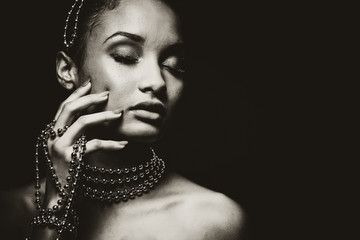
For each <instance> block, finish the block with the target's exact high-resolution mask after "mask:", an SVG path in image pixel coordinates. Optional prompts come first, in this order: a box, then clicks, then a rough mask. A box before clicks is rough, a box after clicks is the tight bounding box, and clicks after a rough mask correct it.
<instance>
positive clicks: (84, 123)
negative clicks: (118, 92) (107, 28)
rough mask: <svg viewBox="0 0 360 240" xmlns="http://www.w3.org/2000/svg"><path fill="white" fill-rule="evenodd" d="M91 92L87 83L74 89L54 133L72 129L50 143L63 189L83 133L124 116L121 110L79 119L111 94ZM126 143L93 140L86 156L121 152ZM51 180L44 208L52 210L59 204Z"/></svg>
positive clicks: (58, 115)
mask: <svg viewBox="0 0 360 240" xmlns="http://www.w3.org/2000/svg"><path fill="white" fill-rule="evenodd" d="M90 89H91V83H90V82H87V83H85V84H84V85H83V86H81V87H79V88H78V89H77V90H75V91H74V93H72V94H71V95H70V96H69V97H68V98H67V99H66V100H65V101H64V102H63V103H62V104H61V105H60V107H59V110H58V111H57V113H56V116H55V120H56V124H55V126H54V130H55V132H57V129H59V128H63V127H64V126H69V128H68V129H67V130H66V131H65V133H64V134H63V135H62V136H61V137H59V136H57V137H56V138H54V139H49V140H48V151H49V156H50V159H51V160H52V164H53V167H54V169H55V172H56V175H57V178H58V181H59V183H60V184H61V186H64V185H65V184H66V177H67V176H68V175H69V173H68V169H69V167H70V161H71V153H72V151H73V145H74V144H75V142H76V140H77V139H78V138H79V137H80V136H81V135H83V134H84V131H85V130H86V129H87V128H88V127H90V126H93V125H96V124H101V123H104V122H109V121H113V120H116V119H119V118H120V117H121V115H122V111H121V110H120V109H118V110H114V111H104V112H98V113H92V114H87V115H81V116H79V114H81V113H82V112H84V111H85V110H86V109H88V108H89V107H91V106H94V105H98V104H101V103H104V102H106V101H107V99H108V92H101V93H95V94H88V93H89V92H90ZM126 144H127V142H126V141H111V140H100V139H92V140H90V141H89V142H87V144H86V153H91V152H94V151H97V150H121V149H123V148H124V147H125V145H126ZM50 178H51V176H48V179H47V184H46V185H47V187H46V192H45V201H44V204H45V205H47V206H44V207H51V206H50V205H54V204H56V201H57V199H58V198H59V197H58V196H57V194H56V191H55V186H54V184H53V183H52V180H51V179H50Z"/></svg>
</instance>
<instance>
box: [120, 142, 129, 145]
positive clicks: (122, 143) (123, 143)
mask: <svg viewBox="0 0 360 240" xmlns="http://www.w3.org/2000/svg"><path fill="white" fill-rule="evenodd" d="M119 144H120V145H126V144H128V141H121V142H119Z"/></svg>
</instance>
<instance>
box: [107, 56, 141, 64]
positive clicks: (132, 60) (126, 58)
mask: <svg viewBox="0 0 360 240" xmlns="http://www.w3.org/2000/svg"><path fill="white" fill-rule="evenodd" d="M112 57H113V58H114V60H115V61H116V62H120V63H123V64H126V65H132V64H135V63H137V62H139V59H138V58H136V57H132V56H128V55H119V54H112Z"/></svg>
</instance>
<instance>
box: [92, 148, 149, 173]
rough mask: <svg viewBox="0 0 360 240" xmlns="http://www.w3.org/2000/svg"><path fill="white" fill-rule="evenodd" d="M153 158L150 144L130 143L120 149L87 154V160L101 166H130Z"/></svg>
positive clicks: (114, 167) (116, 167) (115, 167)
mask: <svg viewBox="0 0 360 240" xmlns="http://www.w3.org/2000/svg"><path fill="white" fill-rule="evenodd" d="M151 158H152V151H151V149H150V146H149V145H148V144H139V143H128V144H127V145H126V146H125V148H124V149H122V150H119V151H96V152H94V153H91V154H89V155H87V156H86V160H85V161H86V162H87V163H88V164H89V165H93V166H96V167H101V168H108V169H109V168H111V169H118V168H120V169H121V168H129V167H133V166H137V165H139V164H142V163H145V162H146V161H149V160H150V159H151Z"/></svg>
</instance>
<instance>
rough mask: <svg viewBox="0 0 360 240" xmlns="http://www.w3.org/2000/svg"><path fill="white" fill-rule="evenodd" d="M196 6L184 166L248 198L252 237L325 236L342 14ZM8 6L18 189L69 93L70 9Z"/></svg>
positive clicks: (7, 121)
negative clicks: (61, 59) (64, 59)
mask: <svg viewBox="0 0 360 240" xmlns="http://www.w3.org/2000/svg"><path fill="white" fill-rule="evenodd" d="M58 2H61V1H58ZM187 4H188V6H189V7H188V12H187V21H188V23H191V24H188V26H187V28H188V31H189V32H190V33H191V34H190V36H191V37H189V39H190V43H189V42H188V46H189V49H190V52H191V55H190V56H191V59H190V64H192V66H195V67H194V68H192V70H190V72H189V76H190V77H191V80H190V81H191V82H190V84H189V85H192V88H191V89H192V90H191V92H189V93H188V94H187V95H186V100H185V102H186V103H191V105H186V111H184V109H182V111H181V114H184V116H183V117H182V118H181V120H182V121H183V122H182V123H181V125H180V126H179V127H178V128H177V131H175V132H174V133H175V136H177V137H178V138H177V139H176V141H174V142H176V144H177V149H180V150H178V151H177V152H176V154H174V155H177V156H179V157H178V158H179V159H181V161H180V162H177V163H176V166H177V168H178V169H179V170H180V172H182V173H183V174H184V175H186V176H187V177H189V178H191V179H193V180H194V181H196V182H198V183H200V184H202V185H204V186H207V187H209V188H212V189H214V190H218V191H221V192H224V193H225V194H227V195H228V196H230V197H231V198H233V199H234V200H236V201H237V202H239V203H240V204H241V206H242V207H243V208H244V209H245V211H246V212H247V215H248V220H249V231H250V233H251V235H252V237H253V239H269V238H270V239H323V237H324V235H326V234H328V233H329V228H330V227H329V226H330V225H327V224H325V222H326V221H325V220H324V219H327V216H329V218H330V216H333V215H332V214H333V213H334V210H333V205H332V204H330V201H329V199H334V197H335V196H337V195H338V194H339V193H338V192H337V191H338V190H339V189H338V188H337V186H336V184H335V182H334V180H333V178H332V176H333V175H332V174H337V177H339V178H341V177H342V176H343V174H341V173H339V171H340V170H338V171H333V166H334V165H336V164H335V163H334V162H333V161H332V157H334V156H335V155H336V154H337V152H336V153H335V152H333V150H335V149H334V148H331V147H329V146H327V141H328V140H329V139H332V138H335V137H334V134H333V132H330V133H329V131H327V129H329V128H331V125H332V124H331V123H330V122H329V121H328V120H329V119H328V118H324V111H326V110H327V108H328V107H329V105H328V104H329V103H328V102H327V101H326V100H325V98H326V96H327V93H328V90H327V87H329V86H330V85H331V83H330V81H329V79H330V76H329V75H332V73H331V74H330V73H329V72H330V71H331V70H332V69H331V66H329V65H327V64H325V62H326V63H327V62H328V61H329V60H328V58H331V57H332V56H331V55H333V54H334V51H335V50H334V48H333V45H332V43H333V42H332V36H333V35H332V34H330V35H328V33H329V29H331V31H330V32H332V29H334V28H336V27H338V26H337V24H336V23H337V22H336V21H334V18H335V19H337V15H336V14H333V13H334V10H333V9H331V11H330V9H328V8H327V7H328V6H329V5H315V4H310V3H308V4H306V3H303V4H295V3H292V4H289V3H283V2H281V3H276V2H270V1H264V2H256V3H246V2H238V1H237V2H236V3H235V2H226V1H222V2H220V1H193V2H191V3H190V2H189V3H187ZM2 8H3V12H6V11H7V10H9V11H11V12H12V14H11V15H10V16H9V17H8V16H7V17H5V16H2V18H4V19H2V23H3V24H2V27H3V29H2V39H1V41H2V43H1V46H2V48H3V49H2V58H3V61H2V73H3V74H2V87H1V90H2V94H1V106H2V107H1V110H2V114H1V116H2V117H1V126H2V135H3V139H4V142H3V144H2V149H1V150H2V152H3V153H4V155H3V159H2V167H1V168H2V171H1V172H2V174H1V186H2V187H3V188H11V187H15V186H19V185H22V184H26V183H28V182H30V181H32V178H33V177H34V176H33V175H32V174H33V173H32V172H33V151H34V150H33V148H34V141H35V138H36V136H37V134H38V132H39V131H40V130H41V129H42V128H43V126H44V125H45V124H46V123H47V122H49V121H50V120H51V119H52V116H53V115H54V114H55V111H56V106H57V105H58V103H60V101H61V100H62V99H63V98H64V97H65V96H66V93H65V92H64V91H63V90H62V89H61V88H60V86H58V85H57V83H56V78H55V53H56V49H57V45H56V41H57V40H58V39H59V36H61V35H62V28H63V22H64V19H65V15H64V14H59V12H61V11H62V10H61V11H59V9H63V8H64V6H63V5H62V4H59V3H57V4H56V3H53V2H52V1H44V0H42V1H36V2H33V1H32V2H29V1H23V2H21V3H19V2H16V3H11V4H9V3H7V4H5V5H3V7H2ZM65 9H67V8H65ZM14 10H15V11H14ZM338 11H339V10H338ZM62 12H63V13H65V10H64V11H62ZM329 12H330V14H329V15H328V13H329ZM336 12H337V11H335V13H336ZM324 36H326V37H324ZM332 77H333V76H332ZM324 81H325V82H326V84H323V83H324ZM330 93H331V94H333V95H336V94H337V93H338V92H333V91H331V92H330ZM323 94H324V95H323ZM325 145H326V147H325ZM329 152H332V153H333V154H330V155H331V156H329ZM169 154H170V155H171V153H169ZM334 188H335V189H334ZM329 190H331V191H330V192H332V194H328V192H329ZM324 196H325V199H324ZM335 212H336V211H335ZM327 220H328V219H327ZM334 221H335V222H337V221H339V219H338V218H337V219H336V220H334ZM331 230H332V235H331V236H332V237H334V238H336V237H337V236H344V235H343V234H344V232H341V233H338V232H336V228H332V229H331ZM337 234H339V235H337Z"/></svg>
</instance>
